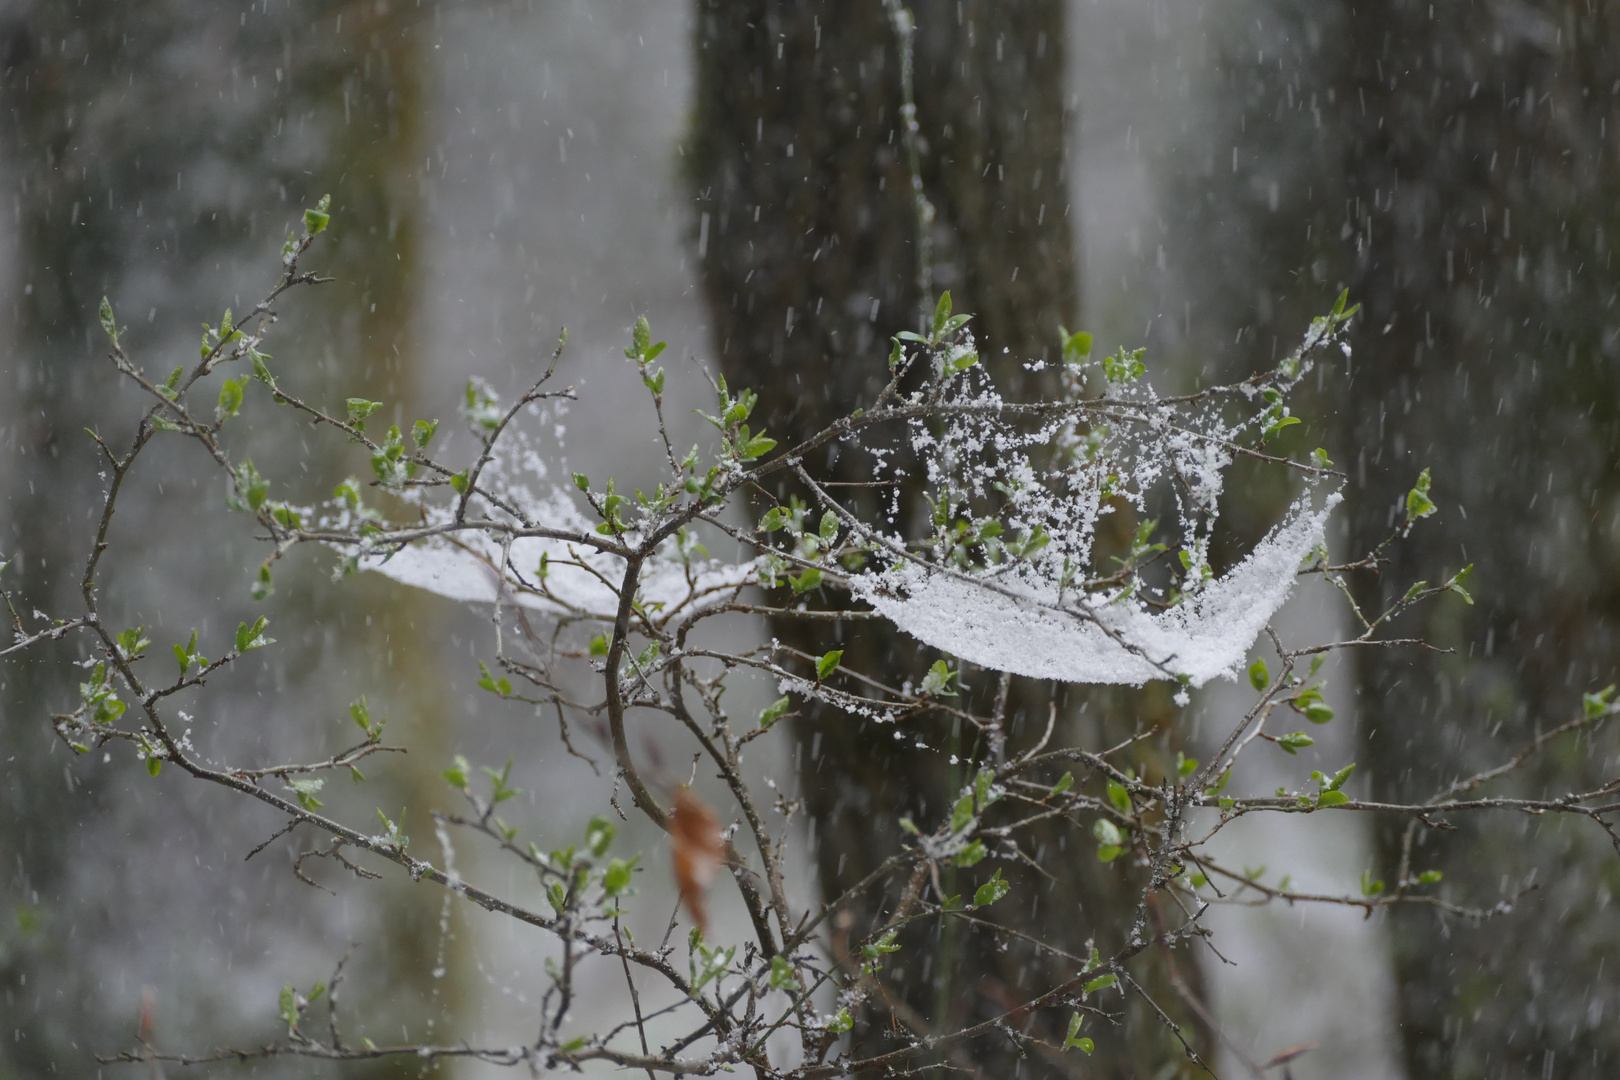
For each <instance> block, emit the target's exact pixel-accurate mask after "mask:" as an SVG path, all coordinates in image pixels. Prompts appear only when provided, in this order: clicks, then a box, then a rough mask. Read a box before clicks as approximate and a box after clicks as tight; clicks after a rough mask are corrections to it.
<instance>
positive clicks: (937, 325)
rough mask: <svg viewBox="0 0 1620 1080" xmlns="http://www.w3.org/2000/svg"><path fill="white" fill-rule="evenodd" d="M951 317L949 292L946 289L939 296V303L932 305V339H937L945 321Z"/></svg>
mask: <svg viewBox="0 0 1620 1080" xmlns="http://www.w3.org/2000/svg"><path fill="white" fill-rule="evenodd" d="M950 317H951V291H950V290H949V289H946V290H945V291H944V292H942V293H940V294H939V302H938V303H937V304H935V305H934V337H935V338H938V337H939V336H940V334H941V332H943V331H944V329H945V321H946V320H947V319H949V318H950Z"/></svg>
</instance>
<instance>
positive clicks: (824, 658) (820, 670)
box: [816, 649, 844, 680]
mask: <svg viewBox="0 0 1620 1080" xmlns="http://www.w3.org/2000/svg"><path fill="white" fill-rule="evenodd" d="M843 658H844V650H843V649H834V650H833V651H832V652H829V653H823V654H822V655H821V658H820V659H819V660H817V661H816V678H817V679H818V680H819V679H825V678H826V677H827V676H828V675H831V674H832V673H833V672H834V671H836V670H837V669H838V661H840V660H842V659H843Z"/></svg>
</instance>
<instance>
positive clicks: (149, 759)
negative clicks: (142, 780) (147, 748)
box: [146, 754, 163, 776]
mask: <svg viewBox="0 0 1620 1080" xmlns="http://www.w3.org/2000/svg"><path fill="white" fill-rule="evenodd" d="M162 771H163V759H162V758H160V757H158V756H157V755H156V754H148V755H147V756H146V774H147V775H148V776H156V775H157V774H158V773H160V772H162Z"/></svg>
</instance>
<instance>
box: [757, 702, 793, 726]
mask: <svg viewBox="0 0 1620 1080" xmlns="http://www.w3.org/2000/svg"><path fill="white" fill-rule="evenodd" d="M790 705H792V702H791V701H789V700H788V699H787V698H786V697H779V698H777V699H776V700H775V701H773V702H771V703H770V704H769V705H767V706H765V709H764V711H763V712H761V713H760V714H759V726H760V727H762V728H768V727H770V726H771V725H772V724H774V723H776V721H777V720H778V719H780V718H781V716H782V714H783V713H785V712H787V711H788V707H789V706H790Z"/></svg>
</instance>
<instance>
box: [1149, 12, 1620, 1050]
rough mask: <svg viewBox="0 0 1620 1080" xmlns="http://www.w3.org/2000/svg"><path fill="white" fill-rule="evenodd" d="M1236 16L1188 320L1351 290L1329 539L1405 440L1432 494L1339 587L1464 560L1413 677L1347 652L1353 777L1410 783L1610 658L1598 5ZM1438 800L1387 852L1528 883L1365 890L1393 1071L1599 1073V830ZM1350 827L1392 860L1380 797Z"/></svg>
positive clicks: (1616, 620)
mask: <svg viewBox="0 0 1620 1080" xmlns="http://www.w3.org/2000/svg"><path fill="white" fill-rule="evenodd" d="M1264 22H1265V28H1264V30H1255V31H1253V32H1252V33H1251V34H1250V35H1246V36H1245V37H1244V38H1243V39H1242V40H1238V41H1234V42H1232V45H1231V48H1230V50H1229V55H1231V56H1233V57H1234V58H1253V57H1254V56H1255V55H1256V49H1257V47H1258V50H1259V53H1258V54H1259V55H1260V56H1261V57H1262V58H1263V60H1262V63H1260V64H1258V65H1256V64H1253V63H1252V59H1235V60H1234V62H1233V63H1232V64H1231V65H1229V66H1228V67H1227V68H1226V70H1225V72H1224V74H1225V75H1226V77H1227V80H1228V86H1229V87H1230V88H1231V97H1230V98H1229V99H1228V100H1227V101H1226V102H1224V103H1223V108H1224V109H1225V111H1226V113H1227V115H1226V116H1225V117H1224V118H1223V122H1222V126H1223V128H1224V129H1225V130H1226V131H1227V134H1228V135H1230V136H1231V140H1232V142H1235V143H1240V144H1241V148H1242V151H1243V153H1242V155H1241V162H1240V155H1239V154H1238V152H1237V150H1236V149H1234V150H1233V157H1232V162H1233V166H1232V171H1231V172H1232V175H1231V177H1230V179H1228V178H1227V177H1226V171H1227V170H1226V169H1225V167H1224V162H1225V154H1226V148H1225V146H1223V145H1219V141H1218V140H1212V145H1215V146H1216V151H1217V152H1216V153H1215V154H1214V155H1212V156H1213V158H1214V159H1215V160H1217V161H1219V162H1220V163H1221V167H1220V168H1217V169H1213V170H1207V171H1206V172H1205V174H1204V175H1203V176H1201V177H1195V178H1191V179H1189V180H1185V181H1184V185H1185V186H1184V187H1183V192H1184V197H1183V198H1182V199H1181V200H1180V201H1181V203H1182V204H1183V205H1185V206H1189V207H1195V208H1196V210H1195V216H1193V215H1189V216H1188V217H1187V218H1185V219H1184V224H1185V225H1187V226H1188V227H1189V231H1188V236H1189V237H1194V236H1197V235H1200V234H1204V235H1209V234H1218V235H1219V236H1222V237H1226V238H1229V239H1232V240H1234V243H1232V244H1230V245H1227V246H1225V247H1223V248H1221V249H1219V250H1214V249H1211V248H1202V249H1199V250H1198V252H1197V254H1195V255H1194V256H1193V258H1192V265H1193V266H1194V267H1195V268H1196V280H1198V281H1199V282H1200V286H1199V287H1200V288H1201V289H1202V291H1203V298H1204V299H1205V301H1206V306H1207V307H1208V308H1210V309H1213V310H1214V311H1215V312H1216V315H1215V317H1216V318H1217V319H1225V320H1226V321H1227V325H1225V326H1222V327H1219V328H1217V329H1216V330H1215V331H1214V332H1213V333H1207V334H1205V335H1203V339H1204V340H1212V341H1216V342H1219V341H1222V340H1225V341H1231V340H1233V333H1232V330H1233V329H1234V328H1235V327H1239V326H1242V324H1244V323H1247V325H1248V329H1250V330H1261V329H1262V328H1265V324H1266V323H1267V322H1275V323H1276V324H1278V325H1279V329H1278V333H1282V334H1287V333H1291V332H1293V331H1294V328H1297V327H1302V326H1303V325H1304V322H1303V319H1304V316H1306V315H1308V314H1315V313H1317V310H1318V309H1321V308H1324V307H1325V306H1326V305H1327V303H1329V302H1330V299H1331V293H1332V291H1333V290H1334V289H1336V288H1337V287H1338V286H1339V285H1341V284H1342V285H1348V286H1349V288H1350V291H1351V297H1352V299H1353V300H1356V301H1360V302H1361V303H1362V304H1363V305H1364V308H1363V310H1364V315H1363V317H1362V318H1361V319H1359V320H1358V322H1357V324H1356V328H1355V332H1354V335H1353V343H1354V346H1355V353H1354V361H1353V365H1351V367H1350V368H1349V370H1348V372H1346V371H1344V370H1341V371H1338V372H1334V373H1331V374H1329V375H1328V377H1327V379H1326V380H1325V383H1324V386H1325V388H1326V389H1325V390H1324V391H1323V393H1322V395H1321V398H1320V400H1319V409H1318V411H1319V412H1324V413H1331V414H1333V416H1332V419H1331V421H1330V424H1331V429H1332V430H1331V432H1330V434H1329V438H1330V439H1331V440H1332V441H1330V442H1329V448H1330V450H1332V451H1333V456H1334V457H1335V458H1336V459H1339V460H1340V461H1341V462H1342V463H1343V464H1344V465H1346V466H1347V467H1348V468H1349V470H1350V473H1351V477H1352V483H1351V485H1350V487H1349V489H1348V492H1347V494H1348V496H1349V505H1348V507H1347V514H1346V516H1347V518H1348V523H1349V535H1348V544H1347V547H1346V552H1347V553H1355V552H1361V551H1364V550H1366V549H1367V548H1368V547H1370V546H1371V545H1373V544H1374V543H1376V542H1377V541H1378V540H1380V539H1382V538H1383V537H1384V536H1387V535H1388V534H1389V532H1390V530H1391V529H1392V528H1393V527H1394V526H1396V525H1398V524H1399V522H1400V520H1401V516H1402V515H1403V514H1404V509H1403V507H1402V503H1403V498H1404V495H1405V492H1406V491H1407V489H1408V488H1410V487H1411V485H1412V483H1413V481H1414V479H1415V478H1416V476H1417V474H1418V472H1419V471H1420V470H1421V469H1423V468H1425V467H1430V468H1432V469H1433V476H1434V498H1435V501H1436V503H1437V504H1438V505H1439V508H1440V509H1439V513H1438V514H1437V515H1436V516H1435V517H1434V518H1432V519H1429V520H1427V521H1424V522H1423V523H1421V524H1420V525H1419V526H1418V527H1417V528H1416V529H1415V530H1414V532H1413V534H1412V536H1411V538H1410V539H1409V540H1407V541H1405V542H1403V543H1399V544H1397V545H1396V546H1394V547H1393V548H1392V549H1391V556H1392V558H1391V562H1390V564H1389V565H1388V566H1387V567H1386V568H1385V569H1384V570H1383V572H1382V574H1381V575H1380V576H1378V577H1377V578H1372V577H1363V578H1362V579H1361V580H1360V581H1359V582H1358V588H1359V591H1358V596H1357V600H1358V602H1359V603H1361V604H1362V605H1364V606H1365V607H1369V608H1379V607H1382V606H1384V605H1387V604H1388V603H1389V602H1390V601H1392V600H1393V599H1395V598H1397V597H1398V596H1399V594H1400V592H1401V591H1403V590H1404V589H1405V588H1406V586H1407V585H1408V584H1409V583H1410V582H1411V581H1413V580H1416V579H1427V580H1428V581H1430V582H1436V581H1443V580H1445V579H1446V578H1447V577H1449V576H1450V574H1452V573H1454V572H1456V571H1457V570H1458V569H1459V568H1460V567H1462V566H1463V565H1465V564H1468V563H1472V564H1474V566H1475V568H1476V569H1475V571H1474V574H1473V576H1472V578H1471V580H1470V582H1469V587H1470V589H1471V590H1472V591H1473V594H1474V596H1475V598H1476V599H1477V601H1478V603H1477V605H1476V606H1474V607H1472V608H1468V607H1465V606H1464V605H1462V604H1461V603H1460V602H1459V601H1457V600H1456V599H1454V598H1450V597H1448V598H1445V599H1443V600H1442V601H1441V602H1440V603H1438V604H1436V605H1434V606H1432V607H1430V608H1426V609H1425V610H1424V612H1423V613H1422V614H1421V615H1419V616H1412V617H1409V619H1410V621H1409V622H1408V623H1407V624H1406V625H1404V626H1397V627H1396V628H1395V631H1396V632H1398V633H1401V634H1406V633H1421V634H1422V635H1424V636H1425V637H1427V638H1428V640H1430V641H1431V642H1433V643H1435V644H1437V645H1441V646H1448V647H1451V648H1454V649H1456V650H1457V653H1456V654H1455V655H1454V656H1451V657H1445V658H1439V659H1438V662H1436V660H1435V659H1434V658H1429V659H1425V660H1424V661H1423V668H1422V671H1423V675H1422V676H1421V678H1419V679H1418V680H1416V681H1414V678H1413V666H1412V665H1413V657H1412V656H1410V655H1408V654H1404V653H1395V652H1391V653H1384V652H1376V653H1375V652H1372V651H1370V650H1369V651H1363V652H1360V653H1358V655H1357V661H1358V663H1359V669H1358V670H1359V692H1360V695H1361V701H1360V708H1361V724H1362V740H1363V743H1364V746H1365V757H1364V760H1363V768H1364V769H1366V770H1367V771H1369V772H1370V773H1371V784H1372V791H1373V794H1374V796H1375V797H1377V798H1380V799H1386V800H1390V801H1408V800H1421V799H1426V798H1428V797H1430V796H1432V795H1433V794H1434V793H1435V792H1436V791H1437V790H1439V789H1441V788H1443V787H1444V786H1445V785H1447V784H1449V783H1450V782H1452V781H1453V780H1455V779H1456V778H1458V777H1459V776H1466V775H1469V774H1471V773H1473V772H1476V771H1478V770H1482V769H1485V768H1490V767H1492V766H1494V765H1497V764H1500V763H1502V762H1505V761H1507V760H1508V759H1509V758H1511V757H1512V756H1513V755H1514V754H1515V753H1516V752H1517V751H1518V750H1519V749H1520V748H1522V747H1523V746H1524V745H1526V744H1527V743H1528V742H1529V741H1530V740H1531V739H1533V738H1535V737H1536V735H1537V734H1538V733H1539V732H1542V731H1545V730H1548V729H1550V728H1552V727H1554V726H1556V725H1557V724H1560V723H1562V722H1564V721H1565V720H1568V719H1571V718H1573V717H1575V716H1578V715H1579V714H1580V711H1581V694H1582V693H1583V692H1585V691H1589V690H1593V689H1596V688H1599V687H1602V686H1604V685H1606V684H1608V683H1611V682H1614V681H1616V677H1617V674H1620V672H1617V662H1616V661H1617V656H1620V651H1617V646H1620V632H1617V631H1620V363H1617V362H1620V335H1617V332H1616V330H1615V326H1616V314H1615V313H1616V310H1617V309H1616V307H1615V295H1616V281H1617V276H1616V273H1615V269H1614V253H1613V248H1614V243H1615V239H1616V238H1617V237H1620V99H1617V98H1616V95H1615V87H1616V86H1617V85H1620V82H1617V80H1620V11H1617V10H1616V8H1615V6H1614V5H1612V4H1597V5H1586V4H1574V5H1558V6H1552V5H1542V6H1539V7H1531V6H1527V5H1518V4H1514V5H1508V4H1504V3H1495V2H1484V0H1451V2H1447V3H1440V4H1436V5H1434V6H1433V7H1430V6H1428V5H1427V4H1420V3H1403V2H1399V0H1375V2H1372V3H1366V2H1360V3H1356V4H1355V5H1353V6H1352V5H1350V4H1346V3H1340V4H1335V5H1318V6H1316V7H1313V8H1310V9H1308V10H1307V9H1302V8H1299V7H1297V6H1293V5H1290V6H1288V8H1287V9H1282V8H1275V9H1274V10H1271V11H1269V12H1268V14H1267V18H1266V19H1265V20H1264ZM1255 25H1256V26H1258V25H1259V24H1258V23H1256V24H1255ZM1257 39H1258V40H1257ZM1240 121H1241V123H1240ZM1240 132H1246V133H1247V134H1240ZM1213 222H1220V223H1221V224H1222V225H1224V226H1225V228H1222V229H1217V228H1215V227H1214V225H1213V224H1212V223H1213ZM1192 243H1193V244H1194V245H1195V246H1196V244H1197V241H1192ZM1217 268H1218V269H1217ZM1303 282H1314V283H1316V287H1314V288H1311V287H1307V288H1306V289H1304V290H1302V289H1301V283H1303ZM1233 286H1236V287H1235V288H1234V287H1233ZM1257 292H1258V293H1259V302H1258V304H1257V303H1256V300H1255V297H1256V293H1257ZM1282 315H1286V316H1287V317H1286V318H1284V317H1281V316H1282ZM1240 334H1241V331H1240ZM1264 336H1269V328H1267V332H1266V334H1265V335H1264ZM1253 340H1254V337H1253V335H1251V336H1250V337H1249V341H1250V342H1251V343H1252V342H1253ZM1285 340H1286V338H1285ZM1250 351H1251V352H1252V351H1255V350H1254V349H1253V346H1252V344H1251V345H1250ZM1236 353H1237V351H1236V350H1231V351H1229V354H1228V355H1231V356H1234V357H1235V356H1236ZM1248 366H1249V364H1248V362H1244V363H1243V370H1244V371H1246V370H1247V368H1248ZM1228 370H1229V372H1230V371H1231V370H1233V369H1232V368H1229V369H1228ZM1341 379H1343V380H1344V381H1340V380H1341ZM1296 430H1297V429H1296ZM1307 437H1309V436H1307ZM1302 445H1306V446H1308V445H1310V444H1309V443H1302ZM1615 760H1616V758H1615V756H1614V748H1613V744H1612V737H1599V738H1598V739H1596V740H1589V739H1588V738H1586V737H1584V736H1583V737H1582V738H1580V739H1567V740H1565V741H1563V742H1561V743H1559V744H1557V745H1555V746H1553V747H1550V748H1549V749H1548V750H1547V751H1545V752H1544V753H1543V754H1541V755H1540V756H1538V757H1536V758H1533V759H1532V760H1531V762H1530V764H1529V765H1528V766H1527V768H1526V769H1525V770H1524V771H1523V772H1521V773H1520V774H1518V775H1517V776H1515V777H1513V778H1510V779H1507V780H1503V781H1498V782H1496V783H1495V784H1494V785H1492V787H1491V788H1490V789H1488V791H1489V792H1490V793H1492V794H1499V795H1518V796H1523V797H1548V798H1552V797H1556V796H1558V795H1561V794H1563V793H1565V792H1568V791H1575V790H1581V789H1583V788H1587V787H1591V786H1595V784H1596V783H1598V782H1600V780H1601V779H1602V778H1606V777H1612V776H1614V774H1615V767H1614V762H1615ZM1452 824H1454V825H1455V826H1457V828H1458V831H1457V832H1433V831H1429V830H1422V831H1420V832H1419V833H1418V834H1417V837H1416V841H1417V846H1416V850H1415V852H1414V858H1413V864H1412V872H1413V873H1414V874H1416V873H1417V872H1420V871H1422V870H1427V869H1438V870H1441V871H1443V872H1444V874H1445V881H1444V884H1443V885H1441V886H1439V887H1438V888H1439V891H1440V892H1441V893H1442V894H1443V895H1445V896H1446V897H1447V898H1448V899H1450V900H1452V901H1454V902H1456V903H1459V904H1463V905H1466V906H1470V907H1483V908H1489V907H1491V906H1492V905H1493V904H1495V903H1496V902H1498V901H1499V900H1511V899H1513V898H1514V897H1515V896H1517V895H1519V894H1520V892H1521V891H1522V890H1523V889H1525V888H1526V887H1528V886H1530V885H1532V884H1533V885H1535V886H1536V887H1537V891H1535V892H1531V893H1529V894H1528V895H1526V896H1524V898H1523V900H1522V901H1521V902H1520V903H1519V905H1518V907H1517V909H1516V910H1515V911H1514V912H1513V913H1512V914H1510V915H1501V916H1497V917H1496V918H1495V919H1493V920H1491V921H1489V922H1486V923H1485V924H1483V925H1474V924H1470V923H1467V922H1463V921H1459V920H1455V919H1451V918H1447V917H1442V916H1437V915H1436V914H1435V913H1434V912H1432V911H1430V910H1428V909H1426V908H1421V907H1413V908H1407V909H1397V910H1395V911H1394V912H1392V914H1391V916H1390V929H1391V933H1392V935H1393V940H1394V948H1395V971H1396V986H1397V987H1398V990H1399V995H1400V999H1399V1002H1398V1005H1397V1009H1396V1013H1397V1016H1398V1018H1399V1020H1400V1022H1401V1029H1402V1036H1403V1040H1404V1050H1405V1056H1406V1061H1407V1067H1408V1074H1409V1075H1410V1076H1411V1077H1413V1078H1414V1080H1416V1078H1418V1077H1465V1076H1466V1077H1476V1076H1492V1077H1495V1076H1514V1077H1518V1076H1538V1077H1549V1078H1550V1077H1593V1078H1596V1077H1607V1076H1613V1075H1616V1073H1617V1071H1620V1028H1617V1027H1616V1026H1615V1024H1614V1023H1613V1017H1614V1015H1615V1013H1616V1010H1617V1009H1620V990H1617V984H1616V982H1615V979H1614V977H1613V972H1614V971H1615V969H1616V964H1617V963H1620V913H1617V912H1616V910H1615V908H1614V907H1613V906H1612V904H1611V897H1612V896H1613V895H1614V893H1615V892H1616V891H1617V890H1620V863H1617V861H1616V859H1615V857H1614V851H1613V849H1612V848H1611V846H1610V845H1609V843H1608V841H1607V839H1606V838H1605V837H1604V835H1603V834H1602V832H1601V831H1600V830H1599V829H1598V828H1597V827H1596V826H1595V825H1594V824H1593V823H1591V822H1590V821H1585V820H1582V819H1564V818H1561V817H1559V816H1556V815H1547V816H1545V817H1539V818H1530V817H1523V816H1511V815H1507V814H1498V815H1494V816H1468V815H1464V816H1459V817H1457V818H1454V819H1453V820H1452ZM1378 841H1379V851H1380V860H1381V861H1380V865H1379V867H1378V868H1377V874H1378V876H1379V877H1382V878H1383V879H1385V880H1386V881H1388V882H1389V883H1390V884H1391V885H1392V886H1393V885H1394V883H1395V880H1396V879H1395V874H1396V871H1397V869H1398V865H1399V858H1400V849H1401V830H1400V828H1399V826H1398V825H1396V824H1391V825H1390V826H1388V827H1387V828H1383V829H1381V830H1380V831H1379V833H1378ZM1606 971H1607V972H1608V973H1609V974H1608V975H1607V977H1605V974H1604V973H1605V972H1606Z"/></svg>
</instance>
